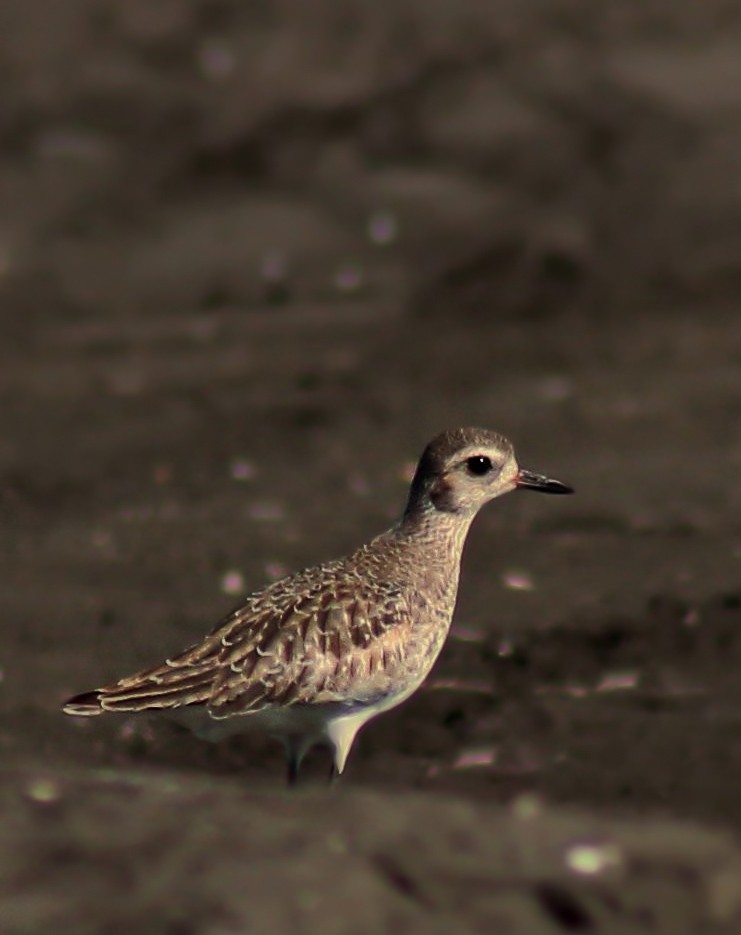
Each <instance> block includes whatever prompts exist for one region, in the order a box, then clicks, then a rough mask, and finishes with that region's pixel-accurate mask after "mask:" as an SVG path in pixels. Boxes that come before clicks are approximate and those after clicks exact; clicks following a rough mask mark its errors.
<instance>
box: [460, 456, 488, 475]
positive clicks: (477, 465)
mask: <svg viewBox="0 0 741 935" xmlns="http://www.w3.org/2000/svg"><path fill="white" fill-rule="evenodd" d="M466 467H467V468H468V473H469V474H475V475H476V477H481V476H482V475H484V474H488V473H489V471H491V469H492V467H493V465H492V463H491V458H487V457H486V455H474V457H473V458H468V459H467V460H466Z"/></svg>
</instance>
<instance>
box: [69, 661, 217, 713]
mask: <svg viewBox="0 0 741 935" xmlns="http://www.w3.org/2000/svg"><path fill="white" fill-rule="evenodd" d="M215 675H216V673H215V671H214V668H213V666H212V665H210V664H208V663H201V664H200V665H195V666H188V667H183V668H180V667H178V666H173V665H164V666H160V667H158V668H156V669H149V670H147V671H145V672H140V673H138V674H137V675H132V676H130V677H129V678H124V679H119V681H118V682H113V683H112V684H111V685H106V686H104V687H103V688H96V689H94V690H93V691H88V692H82V693H81V694H79V695H73V696H72V698H69V699H68V700H67V701H66V702H65V703H64V704H63V705H62V711H64V713H65V714H71V715H75V716H77V717H95V716H96V715H98V714H103V713H104V712H105V711H146V710H156V709H162V708H180V707H183V706H185V705H192V704H198V703H201V702H205V701H207V700H208V699H209V697H210V695H211V691H212V687H213V682H214V678H215Z"/></svg>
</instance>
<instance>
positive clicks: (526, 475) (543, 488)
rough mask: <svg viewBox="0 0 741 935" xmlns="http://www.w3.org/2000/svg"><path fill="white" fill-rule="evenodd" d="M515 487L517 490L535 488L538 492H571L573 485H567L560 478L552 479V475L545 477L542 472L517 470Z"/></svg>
mask: <svg viewBox="0 0 741 935" xmlns="http://www.w3.org/2000/svg"><path fill="white" fill-rule="evenodd" d="M515 488H516V489H517V490H537V491H538V492H539V493H573V492H574V488H573V487H567V486H566V484H562V483H561V481H560V480H553V478H552V477H545V475H543V474H533V472H532V471H523V470H522V469H521V470H519V471H518V472H517V477H516V478H515Z"/></svg>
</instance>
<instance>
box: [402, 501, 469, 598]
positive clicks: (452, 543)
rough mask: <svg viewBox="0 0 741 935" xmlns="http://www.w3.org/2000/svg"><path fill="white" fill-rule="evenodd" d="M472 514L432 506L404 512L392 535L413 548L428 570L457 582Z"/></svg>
mask: <svg viewBox="0 0 741 935" xmlns="http://www.w3.org/2000/svg"><path fill="white" fill-rule="evenodd" d="M473 518H474V514H468V513H447V512H441V511H439V510H436V509H435V508H434V507H433V506H432V504H429V505H427V506H425V507H424V508H421V509H416V510H413V511H410V510H407V512H406V513H405V514H404V516H403V517H402V519H401V521H400V522H399V524H398V525H397V526H396V527H394V529H393V530H392V534H393V535H394V536H395V537H397V538H398V539H399V540H401V541H402V542H407V543H408V544H410V545H412V546H413V552H414V554H415V556H418V560H419V561H424V563H425V564H426V566H427V568H429V569H430V570H433V569H434V570H436V571H438V573H440V574H444V575H452V576H454V578H455V580H456V581H457V578H458V569H459V567H460V561H461V555H462V554H463V545H464V543H465V541H466V536H467V535H468V530H469V529H470V527H471V522H472V521H473Z"/></svg>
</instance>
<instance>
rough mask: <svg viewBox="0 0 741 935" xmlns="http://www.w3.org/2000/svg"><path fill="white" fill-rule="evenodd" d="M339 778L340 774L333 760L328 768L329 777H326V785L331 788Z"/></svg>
mask: <svg viewBox="0 0 741 935" xmlns="http://www.w3.org/2000/svg"><path fill="white" fill-rule="evenodd" d="M339 778H340V774H339V773H338V772H337V766H336V764H335V761H334V759H333V760H332V763H331V764H330V767H329V775H328V776H327V785H329V786H332V785H334V783H335V782H336V781H337V780H338V779H339Z"/></svg>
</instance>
